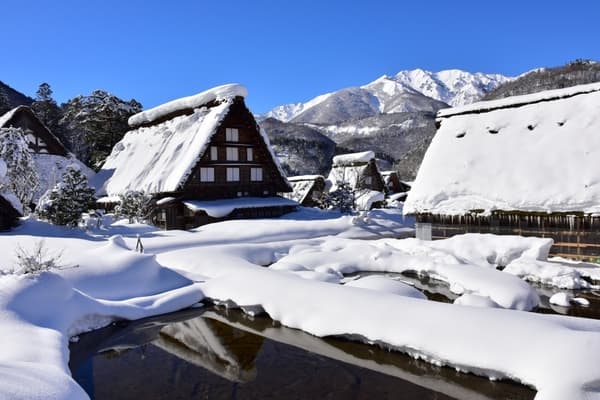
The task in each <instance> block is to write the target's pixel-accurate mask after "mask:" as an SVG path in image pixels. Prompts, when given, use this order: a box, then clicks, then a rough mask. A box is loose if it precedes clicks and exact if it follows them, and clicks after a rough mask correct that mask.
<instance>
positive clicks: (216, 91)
mask: <svg viewBox="0 0 600 400" xmlns="http://www.w3.org/2000/svg"><path fill="white" fill-rule="evenodd" d="M247 95H248V91H247V89H246V88H245V87H244V86H242V85H239V84H237V83H230V84H227V85H222V86H217V87H215V88H212V89H209V90H206V91H204V92H202V93H198V94H196V95H194V96H188V97H182V98H180V99H176V100H172V101H169V102H168V103H165V104H161V105H160V106H157V107H154V108H151V109H149V110H146V111H142V112H141V113H138V114H135V115H132V116H131V117H130V118H129V121H128V122H129V126H131V127H137V126H140V125H144V124H150V123H152V122H153V121H156V120H159V119H161V118H164V117H167V116H169V115H171V114H173V113H176V112H177V111H181V110H191V109H195V108H199V107H201V106H203V105H206V104H208V103H210V102H213V101H221V100H227V99H232V98H234V97H238V96H240V97H246V96H247Z"/></svg>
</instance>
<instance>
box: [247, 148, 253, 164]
mask: <svg viewBox="0 0 600 400" xmlns="http://www.w3.org/2000/svg"><path fill="white" fill-rule="evenodd" d="M253 156H254V155H253V154H252V147H248V148H247V149H246V161H252V160H253V159H254V157H253Z"/></svg>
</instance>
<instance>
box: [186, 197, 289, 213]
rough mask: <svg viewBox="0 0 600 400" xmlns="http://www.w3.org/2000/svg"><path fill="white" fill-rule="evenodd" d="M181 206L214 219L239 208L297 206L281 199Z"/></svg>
mask: <svg viewBox="0 0 600 400" xmlns="http://www.w3.org/2000/svg"><path fill="white" fill-rule="evenodd" d="M183 204H185V206H186V207H188V208H189V209H190V210H192V211H194V212H198V211H204V212H206V214H208V215H209V216H211V217H214V218H223V217H226V216H227V215H229V214H231V213H232V212H233V210H235V209H240V208H262V207H280V206H292V207H297V206H298V203H297V202H295V201H293V200H290V199H285V198H283V197H238V198H235V199H222V200H204V201H202V200H186V201H184V202H183Z"/></svg>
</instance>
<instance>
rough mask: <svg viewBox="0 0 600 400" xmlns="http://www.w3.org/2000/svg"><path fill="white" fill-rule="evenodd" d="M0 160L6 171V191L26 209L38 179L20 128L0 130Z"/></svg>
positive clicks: (36, 186)
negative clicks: (2, 161)
mask: <svg viewBox="0 0 600 400" xmlns="http://www.w3.org/2000/svg"><path fill="white" fill-rule="evenodd" d="M0 159H2V160H4V162H5V163H6V166H7V169H8V172H7V178H8V179H7V183H6V185H7V189H8V191H10V192H12V193H14V194H15V196H17V198H18V199H19V201H21V204H23V207H25V208H26V207H27V206H28V205H29V204H30V203H31V199H32V198H33V196H34V194H35V191H36V190H37V188H38V186H39V178H38V175H37V170H36V167H35V163H34V161H33V158H32V157H31V153H30V152H29V146H28V145H27V140H26V139H25V135H24V133H23V130H22V129H21V128H12V127H11V128H1V129H0Z"/></svg>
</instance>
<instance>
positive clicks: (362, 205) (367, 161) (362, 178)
mask: <svg viewBox="0 0 600 400" xmlns="http://www.w3.org/2000/svg"><path fill="white" fill-rule="evenodd" d="M327 180H328V181H329V182H330V184H331V188H330V192H333V191H335V190H337V189H338V187H339V186H340V185H342V184H347V185H348V186H349V187H350V189H351V190H353V191H354V192H355V203H356V206H357V208H358V209H360V210H369V209H371V208H372V207H378V206H379V205H380V204H381V203H382V202H383V201H384V197H385V195H384V193H385V183H384V182H383V178H382V177H381V174H380V173H379V169H378V168H377V163H376V160H375V153H374V152H372V151H363V152H360V153H349V154H340V155H337V156H335V157H333V163H332V166H331V171H330V172H329V176H328V177H327Z"/></svg>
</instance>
